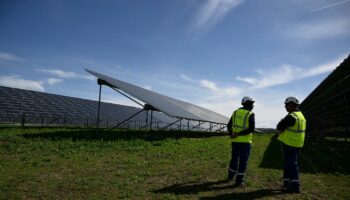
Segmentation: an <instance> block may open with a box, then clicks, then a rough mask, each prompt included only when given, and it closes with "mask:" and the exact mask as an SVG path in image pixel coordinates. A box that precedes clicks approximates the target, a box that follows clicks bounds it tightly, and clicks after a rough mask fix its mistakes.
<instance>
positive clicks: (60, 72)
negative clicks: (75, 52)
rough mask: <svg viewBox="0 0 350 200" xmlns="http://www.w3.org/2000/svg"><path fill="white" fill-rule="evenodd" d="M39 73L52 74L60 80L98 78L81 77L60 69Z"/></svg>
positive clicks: (90, 77) (92, 78)
mask: <svg viewBox="0 0 350 200" xmlns="http://www.w3.org/2000/svg"><path fill="white" fill-rule="evenodd" d="M38 71H39V72H43V73H45V74H50V75H53V76H56V77H58V78H83V79H88V80H95V79H96V78H95V77H93V76H91V75H80V74H77V73H75V72H70V71H63V70H59V69H38Z"/></svg>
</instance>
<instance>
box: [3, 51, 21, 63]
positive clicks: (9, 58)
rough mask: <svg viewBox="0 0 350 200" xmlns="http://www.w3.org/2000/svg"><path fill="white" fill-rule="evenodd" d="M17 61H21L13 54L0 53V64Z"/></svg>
mask: <svg viewBox="0 0 350 200" xmlns="http://www.w3.org/2000/svg"><path fill="white" fill-rule="evenodd" d="M19 60H21V59H20V58H19V57H17V56H16V55H14V54H11V53H6V52H0V62H1V61H19Z"/></svg>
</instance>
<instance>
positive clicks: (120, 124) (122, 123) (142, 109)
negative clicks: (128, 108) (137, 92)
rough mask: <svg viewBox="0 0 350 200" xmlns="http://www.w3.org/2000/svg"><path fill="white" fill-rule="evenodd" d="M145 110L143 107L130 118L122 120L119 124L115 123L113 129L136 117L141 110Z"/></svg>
mask: <svg viewBox="0 0 350 200" xmlns="http://www.w3.org/2000/svg"><path fill="white" fill-rule="evenodd" d="M143 111H144V110H143V109H142V110H140V111H138V112H137V113H135V114H133V115H132V116H131V117H129V118H127V119H125V120H123V121H122V122H120V123H118V124H117V125H115V126H114V127H112V128H111V129H115V128H118V127H120V126H121V125H122V124H124V123H125V122H126V121H128V120H130V119H131V118H133V117H135V116H136V115H138V114H139V113H141V112H143Z"/></svg>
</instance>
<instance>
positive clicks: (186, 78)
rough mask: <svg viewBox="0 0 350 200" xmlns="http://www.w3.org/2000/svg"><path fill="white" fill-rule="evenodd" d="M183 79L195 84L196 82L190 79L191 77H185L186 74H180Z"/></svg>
mask: <svg viewBox="0 0 350 200" xmlns="http://www.w3.org/2000/svg"><path fill="white" fill-rule="evenodd" d="M179 76H180V77H181V78H182V79H184V80H185V81H190V82H193V81H194V80H193V79H192V78H190V77H189V76H187V75H185V74H180V75H179Z"/></svg>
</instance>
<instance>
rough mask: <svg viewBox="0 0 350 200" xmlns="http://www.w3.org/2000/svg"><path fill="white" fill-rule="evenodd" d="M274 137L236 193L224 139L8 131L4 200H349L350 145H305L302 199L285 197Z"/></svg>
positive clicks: (0, 157)
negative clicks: (229, 175) (228, 175)
mask: <svg viewBox="0 0 350 200" xmlns="http://www.w3.org/2000/svg"><path fill="white" fill-rule="evenodd" d="M271 137H272V135H263V136H255V138H254V146H253V148H252V152H251V157H250V160H249V166H248V171H247V181H246V186H245V187H243V188H235V189H233V187H232V185H233V183H226V182H224V181H223V180H224V179H225V178H226V171H227V165H228V162H229V159H230V151H231V149H230V140H229V139H228V138H227V137H225V136H213V135H210V134H205V133H193V132H192V133H185V132H183V133H178V132H151V133H147V132H142V131H114V132H99V133H95V131H94V130H82V129H60V128H47V129H38V128H29V129H18V128H2V129H0V199H41V198H42V199H62V198H63V199H69V198H71V199H117V198H125V199H327V200H328V199H334V200H339V199H350V192H349V188H350V160H349V152H350V146H349V143H342V142H337V143H331V142H327V143H323V144H320V143H311V142H309V143H308V144H306V146H305V148H304V149H303V151H302V156H301V159H300V160H301V163H300V166H301V182H302V183H301V184H302V187H301V190H302V193H301V194H283V193H280V191H279V190H278V189H279V187H280V184H281V175H282V170H281V167H282V158H281V150H280V146H279V144H278V142H277V141H275V140H271Z"/></svg>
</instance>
